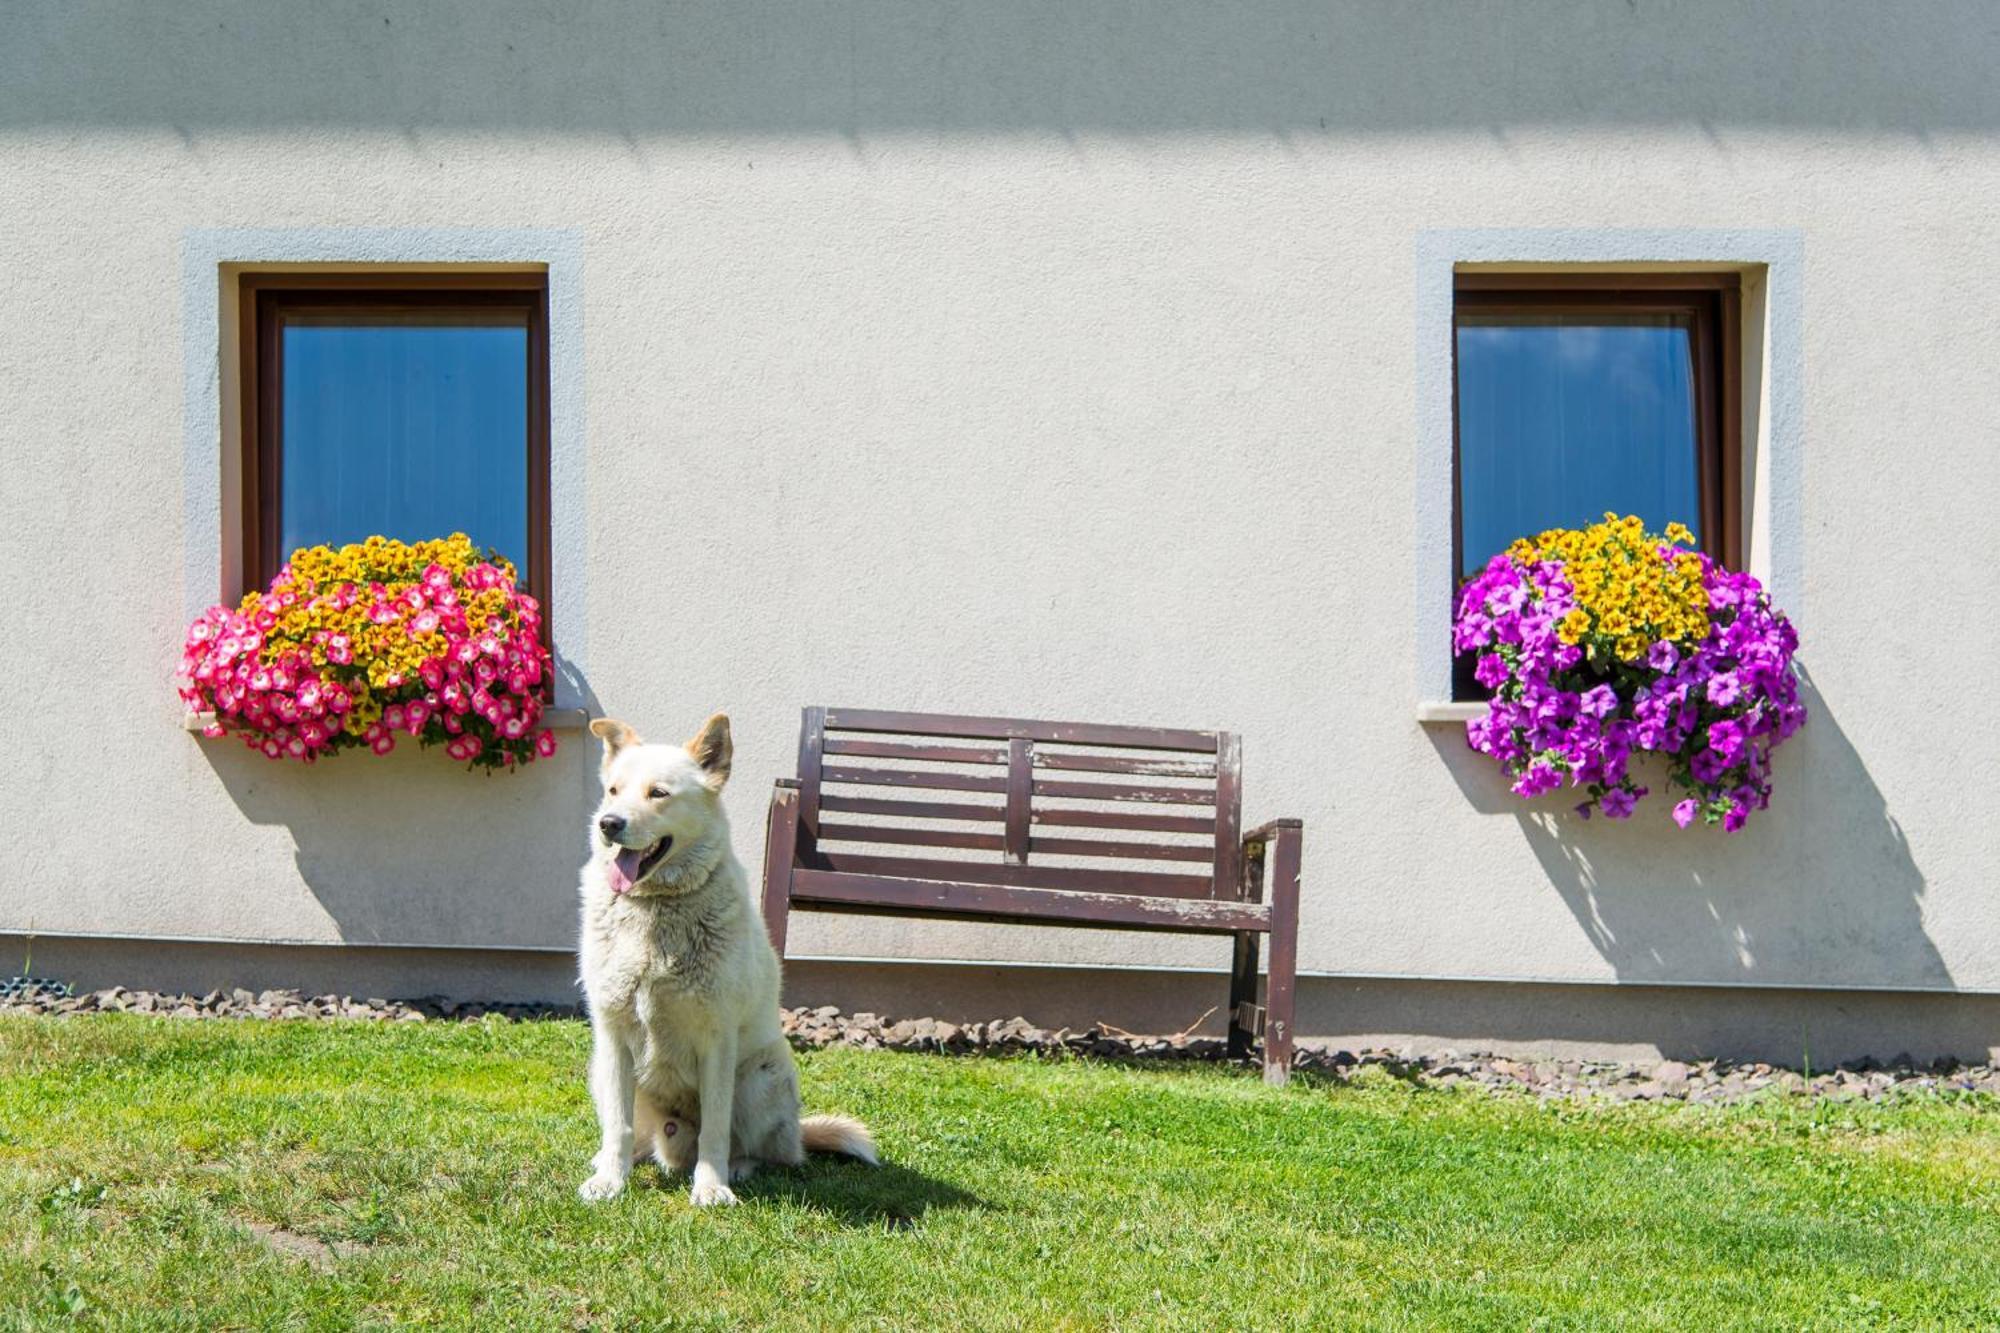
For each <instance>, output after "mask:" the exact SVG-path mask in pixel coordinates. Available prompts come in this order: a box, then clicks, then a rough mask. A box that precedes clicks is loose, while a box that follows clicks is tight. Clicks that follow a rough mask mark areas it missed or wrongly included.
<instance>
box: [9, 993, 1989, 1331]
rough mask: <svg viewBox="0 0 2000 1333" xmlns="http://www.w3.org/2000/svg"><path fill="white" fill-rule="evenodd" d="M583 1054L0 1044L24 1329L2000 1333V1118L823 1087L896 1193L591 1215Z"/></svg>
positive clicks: (13, 1258)
mask: <svg viewBox="0 0 2000 1333" xmlns="http://www.w3.org/2000/svg"><path fill="white" fill-rule="evenodd" d="M588 1040H589V1034H588V1030H587V1029H586V1028H585V1027H584V1026H583V1025H582V1024H579V1023H574V1022H551V1023H530V1024H507V1023H504V1022H500V1021H497V1020H489V1021H487V1022H485V1023H480V1024H465V1025H458V1024H436V1023H433V1024H396V1025H379V1026H378V1025H368V1024H359V1023H303V1022H300V1023H254V1022H227V1021H225V1022H175V1021H172V1020H167V1019H146V1018H138V1017H125V1016H122V1015H103V1016H94V1017H88V1018H65V1019H39V1018H13V1019H4V1020H0V1327H4V1328H33V1329H43V1328H49V1327H57V1326H63V1325H65V1324H66V1323H67V1322H69V1321H71V1320H75V1321H77V1322H79V1323H81V1324H84V1325H92V1324H101V1325H103V1326H108V1327H149V1328H150V1327H186V1328H214V1327H233V1328H245V1329H253V1328H254V1329H267V1328H291V1327H296V1328H350V1327H355V1326H366V1325H371V1324H372V1325H388V1324H405V1323H414V1324H433V1325H439V1326H445V1327H480V1328H500V1329H505V1330H509V1333H514V1331H517V1330H526V1329H540V1328H561V1329H570V1328H579V1327H619V1328H624V1327H696V1328H704V1327H712V1328H734V1327H752V1326H764V1327H778V1328H799V1329H817V1328H826V1327H853V1326H873V1327H949V1328H955V1329H961V1330H967V1329H982V1328H1008V1327H1013V1328H1048V1327H1070V1328H1111V1327H1116V1328H1135V1327H1138V1328H1144V1327H1176V1328H1200V1329H1221V1328H1230V1327H1301V1328H1302V1327H1327V1326H1356V1325H1358V1326H1372V1327H1384V1328H1415V1327H1432V1326H1457V1327H1477V1326H1494V1327H1507V1328H1518V1327H1526V1326H1535V1325H1537V1324H1543V1325H1546V1326H1550V1327H1593V1328H1595V1327H1604V1326H1607V1325H1633V1326H1647V1327H1657V1326H1677V1327H1702V1328H1707V1327H1715V1326H1735V1327H1746V1328H1747V1327H1764V1328H1769V1327H1809V1326H1855V1327H1879V1326H1882V1325H1885V1324H1903V1325H1909V1326H1925V1327H1938V1328H1967V1327H1976V1326H1981V1325H2000V1193H1996V1185H2000V1114H1996V1111H2000V1106H1996V1103H1994V1102H1993V1101H1991V1100H1988V1099H1981V1098H1971V1097H1962V1098H1958V1099H1943V1098H1932V1097H1926V1098H1911V1099H1907V1100H1903V1101H1901V1102H1898V1103H1895V1104H1891V1105H1881V1106H1866V1105H1856V1104H1844V1103H1819V1104H1806V1103H1803V1102H1797V1101H1784V1100H1781V1099H1773V1100H1769V1101H1762V1102H1756V1103H1752V1104H1749V1105H1743V1106H1736V1107H1730V1108H1712V1107H1701V1106H1686V1105H1679V1104H1674V1105H1625V1106H1590V1107H1578V1106H1557V1105H1546V1106H1545V1105H1541V1104H1538V1103H1536V1102H1534V1101H1532V1100H1529V1099H1528V1098H1526V1097H1523V1096H1520V1095H1505V1096H1497V1097H1496V1096H1491V1095H1487V1094H1484V1093H1480V1092H1474V1091H1438V1090H1420V1089H1414V1088H1411V1087H1408V1086H1406V1085H1403V1084H1401V1083H1397V1082H1395V1081H1394V1080H1391V1079H1388V1078H1387V1077H1380V1078H1377V1079H1376V1080H1374V1081H1372V1082H1363V1083H1360V1084H1357V1085H1353V1086H1336V1085H1329V1084H1324V1083H1314V1082H1312V1081H1305V1080H1302V1081H1299V1082H1295V1083H1294V1084H1293V1086H1292V1087H1290V1088H1287V1089H1283V1090H1272V1089H1267V1088H1265V1087H1263V1086H1262V1085H1261V1083H1259V1082H1258V1081H1257V1079H1256V1077H1255V1075H1254V1074H1252V1073H1251V1072H1249V1071H1247V1070H1238V1069H1218V1068H1213V1067H1159V1068H1144V1069H1138V1068H1130V1067H1116V1066H1104V1065H1096V1064H1091V1063H1086V1062H1065V1063H1044V1062H1037V1061H1032V1060H1022V1059H946V1058H941V1057H933V1056H917V1055H897V1054H889V1053H879V1052H863V1051H853V1050H829V1051H825V1052H821V1053H816V1054H811V1055H807V1056H805V1057H803V1058H802V1062H801V1063H802V1072H803V1076H804V1081H805V1087H806V1102H807V1106H808V1107H809V1108H811V1109H817V1110H841V1111H848V1112H851V1113H854V1114H857V1115H860V1116H862V1117H864V1118H865V1119H867V1120H868V1121H869V1122H870V1124H871V1125H873V1127H874V1128H875V1130H876V1133H877V1134H878V1136H879V1137H880V1139H881V1142H882V1146H883V1149H884V1152H885V1154H886V1157H887V1160H888V1162H889V1165H887V1166H885V1167H884V1168H883V1169H881V1170H879V1171H870V1170H869V1169H867V1168H866V1167H862V1166H859V1165H856V1164H853V1163H849V1162H845V1161H832V1160H826V1161H818V1160H816V1161H815V1162H814V1163H813V1164H812V1165H811V1166H809V1167H807V1168H806V1169H804V1170H802V1171H799V1172H779V1173H767V1174H766V1175H764V1176H761V1177H759V1178H757V1179H754V1180H752V1181H749V1182H746V1184H745V1185H743V1186H742V1187H740V1189H739V1193H740V1194H741V1196H742V1198H743V1204H742V1206H741V1207H738V1208H736V1209H734V1210H712V1211H705V1212H697V1211H695V1210H694V1209H692V1208H690V1207H689V1206H688V1204H687V1201H686V1194H685V1186H684V1184H682V1183H680V1182H674V1183H672V1184H671V1185H663V1183H662V1180H661V1177H660V1176H659V1174H658V1173H657V1172H656V1171H655V1170H653V1169H652V1168H651V1167H647V1168H643V1169H642V1170H641V1171H640V1172H639V1173H638V1174H637V1175H636V1176H635V1177H634V1183H635V1186H636V1188H634V1189H633V1190H631V1191H629V1192H628V1193H627V1194H626V1195H625V1197H623V1198H621V1199H619V1200H617V1201H616V1202H614V1203H611V1204H604V1205H597V1206H587V1205H585V1204H583V1203H581V1202H579V1201H578V1199H577V1197H576V1192H575V1191H576V1186H577V1184H578V1183H579V1182H580V1181H581V1180H582V1179H583V1178H584V1176H585V1175H587V1174H588V1170H589V1168H588V1166H587V1163H586V1159H587V1158H588V1157H589V1155H590V1153H591V1151H592V1149H593V1147H594V1139H595V1131H594V1126H593V1124H592V1121H591V1116H590V1110H589V1106H588V1102H587V1098H586V1094H585V1091H584V1086H583V1066H584V1057H585V1052H586V1049H587V1046H588ZM288 1245H289V1246H290V1247H291V1248H290V1249H288V1248H286V1247H287V1246H288ZM322 1245H323V1246H325V1247H328V1248H320V1247H321V1246H322ZM295 1249H296V1250H300V1251H304V1253H302V1254H295V1253H293V1250H295Z"/></svg>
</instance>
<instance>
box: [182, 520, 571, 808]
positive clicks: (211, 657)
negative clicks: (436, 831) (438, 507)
mask: <svg viewBox="0 0 2000 1333" xmlns="http://www.w3.org/2000/svg"><path fill="white" fill-rule="evenodd" d="M551 678H552V667H551V662H550V658H549V651H548V649H547V648H546V647H545V646H544V645H543V643H542V619H541V608H540V606H538V605H537V604H536V602H535V599H534V598H532V597H530V596H528V595H527V593H525V592H523V591H522V590H521V589H520V587H519V585H518V583H517V581H516V579H515V575H514V568H513V566H512V565H510V564H509V563H508V562H507V561H506V560H504V559H501V558H499V557H498V556H484V555H482V554H481V553H480V552H479V551H478V550H477V549H476V548H475V547H474V546H473V544H472V542H471V539H469V538H468V537H466V536H465V534H463V533H454V534H453V535H452V536H450V537H446V538H444V539H442V540H439V541H423V542H412V543H407V544H406V543H403V542H399V541H390V540H388V539H387V538H384V537H370V538H369V539H368V540H367V541H365V542H360V543H357V544H355V545H352V546H342V547H339V548H335V547H330V546H311V547H305V548H303V549H301V550H298V551H296V552H294V553H293V554H292V558H291V560H290V562H289V563H287V564H286V565H285V567H284V568H283V569H281V570H279V571H278V576H277V577H276V578H275V579H273V580H272V581H271V586H270V588H269V589H267V590H266V591H264V592H261V593H259V592H253V593H250V594H249V595H247V596H246V597H244V599H243V601H242V603H241V604H240V605H238V606H237V607H236V608H235V609H234V610H231V609H230V608H228V607H226V606H212V607H210V608H209V609H208V610H206V611H204V612H203V613H202V614H201V615H200V617H198V618H197V619H196V620H195V622H194V624H193V625H191V626H189V627H188V634H187V642H186V645H185V646H184V647H183V649H182V652H181V665H180V672H179V684H180V695H181V698H182V699H183V700H185V701H186V702H187V704H188V707H189V708H190V709H191V710H193V711H197V712H212V713H213V714H214V718H215V720H214V721H213V722H212V723H211V724H210V725H209V726H208V727H206V728H205V729H204V730H205V734H207V735H210V736H220V735H224V734H226V733H229V732H232V731H233V732H237V733H240V734H241V735H242V736H243V739H244V742H245V743H246V744H247V745H249V746H250V748H252V749H255V750H261V751H263V752H264V753H265V754H266V755H269V756H270V757H271V758H273V759H287V758H289V759H301V760H304V761H306V762H308V763H310V762H312V761H313V760H315V759H317V758H319V757H320V756H321V755H328V754H337V753H338V752H340V751H341V750H347V749H354V748H357V747H361V746H365V747H367V748H368V749H369V750H372V751H373V752H374V753H376V754H387V753H388V752H389V751H390V750H393V749H394V748H395V747H396V738H397V737H398V736H399V735H401V736H410V737H414V738H415V739H416V740H417V741H418V743H419V744H422V745H425V746H431V745H442V746H444V749H445V753H446V754H448V755H450V756H451V757H452V758H453V759H458V760H463V761H464V762H465V763H466V764H467V765H469V766H471V767H474V768H486V769H496V768H509V767H512V766H513V765H515V764H521V763H527V762H529V761H531V760H533V759H534V758H536V757H537V756H538V755H550V754H553V753H555V748H556V740H555V736H554V734H553V733H551V732H550V731H549V730H548V729H547V728H546V727H543V726H542V725H541V717H542V710H543V708H544V706H545V704H544V698H543V690H544V682H545V681H548V680H550V679H551Z"/></svg>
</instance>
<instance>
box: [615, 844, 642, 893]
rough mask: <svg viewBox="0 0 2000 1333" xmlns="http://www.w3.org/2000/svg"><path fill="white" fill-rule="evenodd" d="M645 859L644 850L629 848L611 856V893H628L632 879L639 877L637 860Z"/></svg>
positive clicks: (630, 889)
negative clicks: (636, 850) (637, 850)
mask: <svg viewBox="0 0 2000 1333" xmlns="http://www.w3.org/2000/svg"><path fill="white" fill-rule="evenodd" d="M645 859H646V854H645V853H644V852H635V851H632V850H631V849H630V848H627V849H625V850H623V851H620V852H619V853H618V855H617V856H615V857H613V858H612V860H611V891H612V892H613V893H630V892H631V891H632V883H633V881H634V880H636V879H638V877H639V862H641V861H643V860H645Z"/></svg>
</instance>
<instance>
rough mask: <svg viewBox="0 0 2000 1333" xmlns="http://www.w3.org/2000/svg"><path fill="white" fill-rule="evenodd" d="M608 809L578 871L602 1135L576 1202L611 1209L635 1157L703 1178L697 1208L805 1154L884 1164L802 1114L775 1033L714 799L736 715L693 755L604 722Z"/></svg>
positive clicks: (855, 1138) (773, 995) (861, 1138)
mask: <svg viewBox="0 0 2000 1333" xmlns="http://www.w3.org/2000/svg"><path fill="white" fill-rule="evenodd" d="M590 730H591V733H592V734H593V735H595V736H597V737H598V738H599V739H601V740H602V741H603V742H604V766H603V779H604V801H603V803H602V804H601V805H599V806H598V808H597V816H596V820H595V823H594V824H593V826H592V830H591V843H592V855H591V858H590V862H589V864H587V865H586V866H584V868H583V938H582V942H581V946H580V948H579V950H578V952H579V954H580V955H581V957H582V964H583V987H584V990H585V992H586V993H587V994H588V996H589V998H590V1025H591V1032H592V1036H593V1039H594V1043H595V1044H594V1048H593V1050H592V1052H591V1057H590V1095H591V1098H592V1100H593V1101H595V1102H596V1103H597V1121H598V1125H599V1127H600V1128H601V1129H602V1131H603V1138H602V1141H601V1144H600V1146H599V1148H598V1150H597V1156H596V1157H594V1158H593V1159H592V1160H591V1165H592V1166H593V1167H594V1168H596V1169H595V1172H594V1174H593V1175H592V1176H591V1177H590V1179H589V1180H586V1181H585V1182H584V1183H583V1188H582V1190H581V1193H582V1195H583V1197H584V1198H586V1199H590V1200H598V1199H609V1198H611V1197H612V1196H614V1195H616V1194H617V1193H618V1192H619V1191H620V1190H622V1189H624V1188H625V1180H626V1177H627V1176H628V1175H630V1174H631V1170H632V1165H633V1162H634V1161H635V1152H636V1155H637V1156H638V1157H643V1156H645V1155H646V1154H647V1153H651V1154H652V1155H653V1157H654V1158H655V1159H656V1160H657V1161H658V1162H659V1164H660V1165H661V1166H662V1167H665V1168H666V1169H668V1170H670V1171H674V1170H681V1169H684V1168H686V1167H688V1166H689V1165H690V1164H692V1166H693V1168H694V1191H693V1195H692V1197H693V1200H694V1202H695V1203H696V1204H697V1205H699V1206H706V1205H709V1204H719V1203H735V1202H736V1195H735V1194H734V1193H733V1192H731V1190H730V1188H729V1182H730V1181H731V1180H740V1179H742V1178H743V1177H744V1176H746V1175H748V1174H749V1173H750V1172H751V1171H753V1170H755V1169H756V1166H757V1164H758V1163H759V1162H775V1163H779V1164H781V1165H785V1166H796V1165H798V1163H800V1162H801V1161H803V1160H804V1159H805V1153H806V1151H807V1150H816V1151H824V1152H838V1153H846V1154H848V1155H849V1156H851V1157H858V1158H860V1159H861V1160H862V1161H864V1162H867V1163H869V1164H870V1165H873V1164H875V1160H876V1158H875V1143H874V1140H873V1139H872V1138H871V1137H870V1136H869V1133H868V1131H867V1129H866V1128H864V1127H863V1126H862V1125H861V1124H860V1123H859V1122H858V1121H854V1120H849V1119H847V1118H846V1117H844V1116H831V1115H816V1116H808V1117H806V1118H805V1119H804V1120H801V1119H800V1118H799V1079H798V1071H797V1070H796V1069H795V1068H794V1067H793V1065H792V1049H791V1047H790V1045H788V1044H787V1043H786V1041H785V1037H784V1034H783V1032H782V1031H780V1029H779V1027H778V956H777V954H776V953H775V952H774V951H773V950H772V948H771V943H770V941H769V940H768V939H766V938H765V937H764V931H763V928H762V924H761V922H760V921H759V920H758V917H757V914H756V912H755V911H753V910H752V908H751V905H750V896H749V892H748V882H747V880H746V877H745V876H744V873H743V867H742V865H741V864H740V863H738V861H737V860H736V854H735V852H734V851H732V850H731V848H730V845H729V822H728V820H727V819H726V818H725V817H724V815H723V812H722V802H721V800H720V799H719V796H720V793H721V791H722V786H723V783H725V782H727V781H728V780H729V760H730V753H731V747H730V741H729V719H728V718H726V717H724V716H722V715H721V714H719V713H718V714H717V715H716V716H714V717H712V718H710V719H709V720H708V723H707V725H706V726H704V727H703V728H702V729H701V732H700V734H699V735H697V736H696V737H695V738H694V739H693V740H691V741H689V742H688V743H687V745H686V746H679V745H646V744H643V743H641V742H640V740H639V738H638V736H636V735H635V734H633V731H632V729H631V728H630V727H628V726H626V725H625V724H624V723H622V722H614V721H612V720H611V719H609V718H600V719H599V720H597V721H595V722H593V723H591V724H590Z"/></svg>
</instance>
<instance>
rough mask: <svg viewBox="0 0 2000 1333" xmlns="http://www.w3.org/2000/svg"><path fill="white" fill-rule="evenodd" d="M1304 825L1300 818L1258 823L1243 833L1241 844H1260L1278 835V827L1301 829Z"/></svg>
mask: <svg viewBox="0 0 2000 1333" xmlns="http://www.w3.org/2000/svg"><path fill="white" fill-rule="evenodd" d="M1305 826H1306V825H1305V821H1304V820H1302V819H1273V820H1270V821H1268V822H1266V823H1263V824H1259V825H1258V826H1257V827H1256V828H1253V829H1251V830H1250V831H1249V832H1248V833H1246V834H1244V835H1243V845H1244V846H1245V847H1251V846H1262V845H1264V844H1265V843H1268V842H1270V841H1272V840H1273V839H1275V838H1276V837H1277V836H1278V830H1279V829H1302V828H1304V827H1305Z"/></svg>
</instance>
